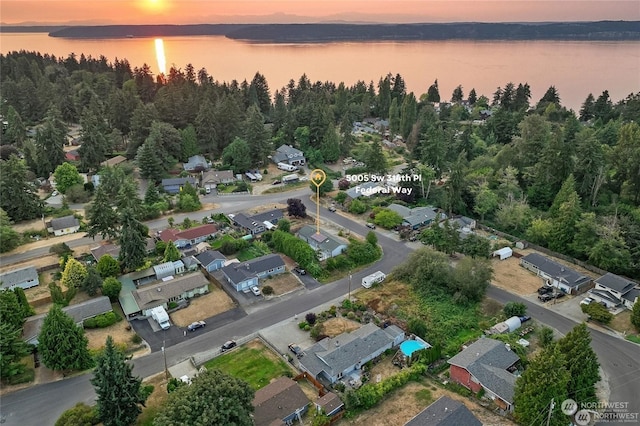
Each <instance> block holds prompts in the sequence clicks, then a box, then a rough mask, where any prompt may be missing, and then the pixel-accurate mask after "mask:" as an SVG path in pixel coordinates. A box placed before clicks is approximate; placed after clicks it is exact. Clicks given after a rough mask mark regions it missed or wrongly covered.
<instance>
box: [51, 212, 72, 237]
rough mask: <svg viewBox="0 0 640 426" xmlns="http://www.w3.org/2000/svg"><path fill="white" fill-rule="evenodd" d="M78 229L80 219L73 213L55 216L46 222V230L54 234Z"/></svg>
mask: <svg viewBox="0 0 640 426" xmlns="http://www.w3.org/2000/svg"><path fill="white" fill-rule="evenodd" d="M79 229H80V221H79V220H78V218H77V217H75V216H74V215H69V216H64V217H57V218H54V219H51V221H49V222H48V223H47V231H49V233H51V234H53V235H55V236H56V237H58V236H60V235H67V234H73V233H74V232H78V230H79Z"/></svg>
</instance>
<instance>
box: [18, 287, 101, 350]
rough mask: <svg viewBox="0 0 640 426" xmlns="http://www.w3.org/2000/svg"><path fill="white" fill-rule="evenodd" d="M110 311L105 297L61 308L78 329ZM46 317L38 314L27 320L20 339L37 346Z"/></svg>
mask: <svg viewBox="0 0 640 426" xmlns="http://www.w3.org/2000/svg"><path fill="white" fill-rule="evenodd" d="M112 310H113V308H112V307H111V302H110V301H109V298H108V297H107V296H100V297H96V298H95V299H89V300H87V301H85V302H82V303H78V304H77V305H71V306H66V307H64V308H62V311H63V312H65V313H66V314H67V315H69V316H70V317H71V318H73V320H74V321H75V323H76V324H77V325H78V326H80V327H82V324H83V322H84V321H85V320H87V319H89V318H93V317H96V316H98V315H101V314H106V313H107V312H111V311H112ZM46 316H47V314H39V315H34V316H31V317H28V318H27V320H26V321H25V323H24V327H23V329H22V337H23V339H24V341H25V342H27V343H29V344H32V345H36V346H37V345H38V335H39V334H40V330H41V329H42V324H43V323H44V319H45V317H46Z"/></svg>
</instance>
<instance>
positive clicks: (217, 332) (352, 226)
mask: <svg viewBox="0 0 640 426" xmlns="http://www.w3.org/2000/svg"><path fill="white" fill-rule="evenodd" d="M308 194H309V189H306V188H305V190H299V191H296V192H295V193H294V192H292V193H287V194H275V195H271V196H269V197H265V196H261V197H260V199H258V197H251V201H248V200H242V199H237V200H227V201H226V202H225V203H220V204H221V208H220V209H224V208H233V209H234V210H233V211H240V210H242V209H245V208H247V207H246V206H247V205H250V206H255V205H257V204H258V203H263V204H264V203H268V202H274V201H281V200H282V199H286V198H291V197H300V198H301V199H303V201H304V202H305V204H306V205H307V210H308V212H314V211H315V205H314V204H313V203H312V202H310V201H309V200H308V199H309V197H308ZM245 197H246V196H245ZM267 200H270V201H267ZM227 203H229V204H227ZM247 203H248V204H247ZM222 204H224V205H225V206H224V207H223V206H222ZM217 210H218V209H217ZM210 213H211V212H206V213H205V212H201V213H200V214H201V215H202V217H204V216H206V215H208V214H210ZM194 216H195V215H190V217H192V218H193V217H194ZM321 216H322V217H324V218H330V220H331V221H333V222H335V223H336V224H338V225H340V226H342V227H344V228H346V229H349V230H351V231H352V232H355V233H358V234H361V235H365V234H366V232H367V231H369V229H368V228H366V227H365V226H364V225H363V224H361V223H357V222H354V221H352V220H350V219H347V218H345V217H343V216H341V215H338V214H335V213H331V212H329V211H328V210H326V209H324V208H321ZM179 220H180V219H178V218H177V217H176V221H179ZM156 222H157V223H158V224H157V225H156V226H161V223H162V221H156ZM164 222H166V221H164ZM149 225H150V227H152V228H153V227H154V226H153V225H151V224H149ZM376 233H377V235H378V241H379V244H380V245H381V246H382V249H383V258H382V259H381V260H380V261H379V262H377V263H376V264H374V265H372V266H371V267H369V268H366V269H364V270H361V271H359V272H358V273H354V274H353V281H352V284H353V285H355V286H357V285H359V283H360V281H361V279H362V277H364V276H366V275H368V274H370V273H371V272H374V271H376V270H381V271H383V272H389V271H391V270H392V269H393V267H395V266H396V265H398V264H400V263H401V262H403V261H404V260H406V257H407V253H408V251H409V250H411V248H410V247H409V246H408V245H406V244H405V243H403V242H399V241H396V240H394V239H391V238H388V237H387V236H385V233H384V232H377V231H376ZM348 291H349V279H348V278H344V279H341V280H339V281H336V282H334V283H331V284H326V285H323V286H321V287H318V288H316V289H313V290H302V291H300V292H296V293H295V294H294V295H292V296H291V297H290V298H284V299H277V300H276V299H273V300H270V301H264V302H263V303H264V307H263V308H262V309H260V310H255V311H253V312H251V314H250V315H248V316H245V317H242V318H240V319H238V320H236V321H234V322H231V323H227V324H226V325H223V326H221V327H219V328H216V329H213V328H210V327H207V331H206V332H205V333H199V334H198V335H197V336H194V337H192V338H189V339H187V340H186V341H182V342H180V343H178V344H176V345H174V346H171V347H168V348H167V349H166V352H165V354H166V357H167V364H168V365H169V366H171V365H175V364H177V363H179V362H181V361H184V360H186V359H188V358H189V357H190V356H191V355H192V354H195V353H200V352H206V351H210V350H212V349H214V348H217V347H219V346H220V345H222V344H223V343H224V342H225V341H227V340H230V339H236V340H237V339H238V338H240V337H243V336H246V335H249V334H251V333H254V332H256V331H258V330H260V329H262V328H266V327H269V326H271V325H274V324H276V323H278V322H280V321H283V320H286V319H290V318H292V317H293V316H295V315H296V314H298V313H301V312H305V311H307V310H311V309H313V308H315V307H316V306H318V305H321V304H323V303H326V302H329V301H331V300H333V299H336V298H339V297H344V296H346V295H347V293H348ZM487 295H488V296H489V297H491V298H493V299H496V300H497V301H499V302H501V303H506V302H507V301H518V302H522V303H525V304H526V305H527V306H528V309H529V310H528V312H529V314H530V315H531V316H532V317H533V318H535V319H536V320H537V321H539V322H541V323H544V324H547V325H549V326H550V327H553V328H556V329H558V330H559V331H560V332H561V333H567V332H568V331H569V330H570V329H571V328H572V327H573V326H574V325H575V324H576V323H575V322H574V321H572V320H570V319H567V318H565V317H563V316H561V315H559V314H557V313H555V312H553V311H552V310H550V309H547V308H546V307H544V306H540V305H537V304H533V303H530V302H529V301H527V300H525V299H522V298H520V297H518V296H516V295H513V294H511V293H508V292H506V291H503V290H500V289H497V288H495V287H490V289H489V291H488V294H487ZM591 334H592V336H593V348H594V350H595V351H596V353H597V354H598V357H599V360H600V363H601V365H602V368H603V370H604V372H605V374H606V377H607V378H608V379H609V381H610V390H611V396H610V401H619V402H629V407H628V410H629V412H640V398H637V395H640V369H639V361H638V360H639V359H640V349H639V348H638V346H636V345H634V344H632V343H630V342H627V341H624V340H622V339H620V338H619V337H615V336H612V335H609V334H608V333H604V332H601V331H598V330H594V329H591ZM132 364H133V365H134V369H133V372H134V374H136V375H139V376H142V377H148V376H151V375H153V374H156V373H159V372H161V371H163V369H164V360H163V354H162V352H154V353H151V354H149V355H147V356H144V357H141V358H138V359H135V360H133V361H132ZM90 378H91V374H90V373H88V374H83V375H80V376H77V377H73V378H70V379H66V380H62V381H58V382H53V383H48V384H43V385H38V386H33V387H30V388H27V389H24V390H22V391H18V392H14V393H11V394H9V395H6V396H5V397H3V398H2V401H1V405H0V410H1V416H2V417H3V418H4V419H5V423H6V424H7V425H20V426H23V425H53V424H54V423H55V420H56V419H57V418H58V417H59V416H60V414H61V413H62V412H63V411H64V410H66V409H68V408H70V407H72V406H73V405H75V404H76V403H77V402H80V401H84V402H87V403H91V402H92V401H93V399H94V398H95V394H94V392H93V388H92V386H91V385H90V382H89V380H90ZM61 395H64V398H61ZM612 424H615V423H607V425H612Z"/></svg>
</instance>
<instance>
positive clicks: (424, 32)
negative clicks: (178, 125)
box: [0, 21, 640, 43]
mask: <svg viewBox="0 0 640 426" xmlns="http://www.w3.org/2000/svg"><path fill="white" fill-rule="evenodd" d="M0 32H6V33H16V32H48V33H49V36H50V37H61V38H77V39H87V38H92V39H107V38H138V37H145V38H147V37H174V36H215V35H220V36H225V37H227V38H229V39H234V40H243V41H253V42H269V43H314V42H321V43H326V42H345V41H422V40H435V41H437V40H514V41H516V40H557V41H621V40H640V21H597V22H544V23H477V22H469V23H449V24H441V23H438V24H198V25H105V26H76V27H51V26H48V27H47V26H42V27H37V26H31V27H17V26H4V27H2V28H0Z"/></svg>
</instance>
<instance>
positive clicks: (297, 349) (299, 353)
mask: <svg viewBox="0 0 640 426" xmlns="http://www.w3.org/2000/svg"><path fill="white" fill-rule="evenodd" d="M289 350H290V351H291V352H293V353H294V354H295V356H296V357H298V358H302V355H303V353H302V349H301V348H300V346H298V345H295V344H293V343H290V344H289Z"/></svg>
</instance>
